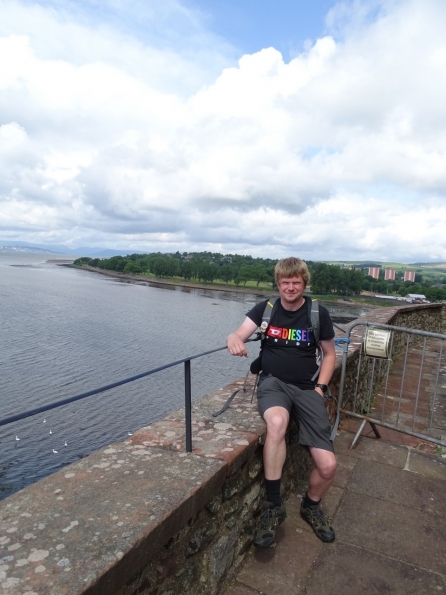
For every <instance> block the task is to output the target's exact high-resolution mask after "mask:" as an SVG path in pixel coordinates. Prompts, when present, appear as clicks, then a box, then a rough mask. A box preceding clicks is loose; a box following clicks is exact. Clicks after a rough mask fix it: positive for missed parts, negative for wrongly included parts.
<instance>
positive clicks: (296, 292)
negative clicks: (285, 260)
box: [278, 275, 305, 306]
mask: <svg viewBox="0 0 446 595" xmlns="http://www.w3.org/2000/svg"><path fill="white" fill-rule="evenodd" d="M278 287H279V293H280V298H281V300H282V304H283V305H284V306H286V305H287V304H288V305H293V306H299V305H300V303H301V301H302V296H303V293H304V289H305V283H304V280H303V278H302V275H298V276H297V277H291V278H289V279H280V281H279V285H278Z"/></svg>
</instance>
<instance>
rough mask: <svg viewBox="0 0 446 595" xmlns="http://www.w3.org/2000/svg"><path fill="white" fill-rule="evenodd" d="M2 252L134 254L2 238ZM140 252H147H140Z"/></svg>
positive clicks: (85, 254)
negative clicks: (4, 239) (3, 239)
mask: <svg viewBox="0 0 446 595" xmlns="http://www.w3.org/2000/svg"><path fill="white" fill-rule="evenodd" d="M0 252H29V253H35V254H65V255H70V256H90V257H91V258H111V257H112V256H127V254H133V253H134V251H133V250H112V249H109V248H105V249H104V248H97V247H96V248H92V247H89V246H82V247H79V248H68V247H67V246H63V245H51V244H30V243H28V242H13V241H9V240H6V241H2V240H0ZM139 254H147V253H146V252H139Z"/></svg>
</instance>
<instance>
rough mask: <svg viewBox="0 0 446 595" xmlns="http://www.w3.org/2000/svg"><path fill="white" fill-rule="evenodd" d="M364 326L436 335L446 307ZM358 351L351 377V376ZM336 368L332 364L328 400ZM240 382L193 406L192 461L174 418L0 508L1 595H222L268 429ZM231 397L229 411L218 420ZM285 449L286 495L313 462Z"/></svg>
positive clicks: (252, 507)
mask: <svg viewBox="0 0 446 595" xmlns="http://www.w3.org/2000/svg"><path fill="white" fill-rule="evenodd" d="M366 318H367V320H369V321H370V322H382V323H392V324H396V325H401V326H407V327H409V326H410V327H411V328H414V326H413V325H415V326H416V328H420V329H426V330H435V332H441V331H440V328H442V327H441V325H443V326H444V325H445V309H444V308H443V309H442V308H441V306H438V305H434V304H431V305H423V306H403V307H400V308H379V309H376V310H374V311H372V312H370V313H368V315H367V317H366ZM435 327H436V328H435ZM354 342H355V339H354V337H352V345H351V346H350V349H349V354H348V358H349V365H348V374H349V369H350V368H351V369H352V370H353V368H354V369H355V370H356V364H355V363H354V362H355V358H356V357H357V353H358V348H359V345H355V344H354ZM350 362H353V363H352V365H350ZM340 363H341V356H340V355H339V356H338V362H337V364H338V365H337V370H336V373H335V375H334V377H333V383H332V386H333V390H334V391H336V386H337V385H338V384H339V374H340ZM348 374H347V375H348ZM242 384H243V383H242V381H241V380H239V381H236V382H235V383H233V384H230V385H228V386H226V387H225V388H223V389H220V390H217V391H215V392H214V393H212V394H211V395H208V396H206V397H205V398H203V399H200V400H198V401H196V402H195V403H194V404H193V410H192V437H193V438H192V441H193V452H192V453H186V452H185V427H184V419H185V415H184V411H183V410H179V411H176V412H173V413H172V414H170V415H169V416H167V417H166V418H165V419H163V420H162V421H159V422H156V423H154V424H152V425H151V426H149V427H146V428H142V429H141V430H139V431H138V432H136V433H135V434H134V435H133V436H132V437H131V438H129V439H128V440H126V441H125V442H122V443H117V444H112V445H110V446H108V447H107V448H104V449H102V450H100V451H98V452H96V453H94V454H92V455H90V456H89V457H86V458H84V459H82V460H80V461H79V462H77V463H75V464H73V465H70V466H69V467H66V468H65V469H63V470H61V471H59V472H57V473H55V474H54V475H51V476H50V477H47V478H45V479H43V480H41V481H39V482H38V483H36V484H34V485H32V486H29V487H27V488H25V489H23V490H21V491H20V492H18V493H17V494H14V495H13V496H10V497H9V498H7V499H5V500H3V501H2V502H0V593H1V594H8V595H81V594H82V595H173V594H178V593H187V594H188V595H208V594H209V595H215V594H218V593H219V592H221V589H222V585H223V584H225V583H226V582H227V581H228V580H230V579H231V577H233V576H234V575H235V573H236V572H237V570H238V568H239V566H240V564H241V563H242V561H243V559H244V556H245V554H246V552H247V550H248V547H249V545H250V543H251V538H252V533H253V528H254V523H255V515H256V513H257V511H258V509H259V505H260V503H261V501H262V499H263V498H264V488H263V475H262V469H263V463H262V449H263V443H264V440H265V424H264V422H263V420H262V419H261V418H260V416H259V415H258V413H257V407H256V404H255V403H251V394H250V393H249V394H245V393H243V391H242ZM237 389H239V390H240V392H239V393H238V394H237V396H236V397H235V399H234V400H233V402H232V404H231V406H230V408H229V409H227V410H226V411H225V412H224V414H222V415H221V416H220V417H217V418H214V417H213V416H212V412H214V411H216V410H219V409H220V408H221V406H222V405H223V403H224V402H225V401H226V399H227V398H228V397H229V395H230V394H231V393H232V392H233V391H235V390H237ZM251 389H252V387H251ZM350 389H351V387H350V388H348V390H350ZM287 442H288V451H287V460H286V464H285V469H284V477H283V492H284V497H285V498H286V497H287V496H288V494H289V493H290V492H291V491H292V490H295V489H296V487H297V486H298V484H299V482H301V481H303V480H305V479H306V478H307V476H308V472H309V469H310V464H311V461H310V458H309V456H308V454H307V452H306V450H305V449H303V448H301V447H299V445H298V444H297V433H296V428H295V426H294V425H291V427H290V429H289V432H288V435H287Z"/></svg>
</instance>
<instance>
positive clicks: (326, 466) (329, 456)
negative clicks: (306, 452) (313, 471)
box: [313, 451, 337, 480]
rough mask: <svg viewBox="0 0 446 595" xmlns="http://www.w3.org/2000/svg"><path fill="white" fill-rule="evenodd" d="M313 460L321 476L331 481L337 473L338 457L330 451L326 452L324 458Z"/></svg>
mask: <svg viewBox="0 0 446 595" xmlns="http://www.w3.org/2000/svg"><path fill="white" fill-rule="evenodd" d="M313 460H314V462H315V464H316V468H317V470H318V472H319V475H320V476H321V477H322V478H323V479H325V480H330V479H333V477H334V476H335V473H336V467H337V462H336V457H335V456H334V454H333V453H332V452H330V451H324V454H323V455H322V456H318V457H313Z"/></svg>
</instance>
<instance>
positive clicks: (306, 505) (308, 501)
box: [302, 492, 320, 508]
mask: <svg viewBox="0 0 446 595" xmlns="http://www.w3.org/2000/svg"><path fill="white" fill-rule="evenodd" d="M318 504H320V500H312V499H311V498H309V497H308V492H307V493H306V494H305V496H304V497H303V499H302V506H303V507H304V508H310V506H317V505H318Z"/></svg>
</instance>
